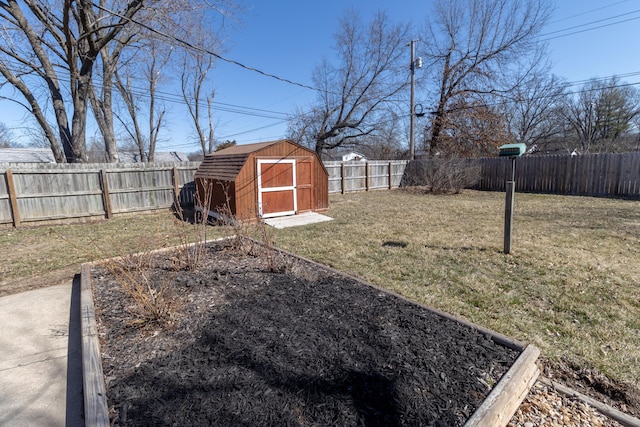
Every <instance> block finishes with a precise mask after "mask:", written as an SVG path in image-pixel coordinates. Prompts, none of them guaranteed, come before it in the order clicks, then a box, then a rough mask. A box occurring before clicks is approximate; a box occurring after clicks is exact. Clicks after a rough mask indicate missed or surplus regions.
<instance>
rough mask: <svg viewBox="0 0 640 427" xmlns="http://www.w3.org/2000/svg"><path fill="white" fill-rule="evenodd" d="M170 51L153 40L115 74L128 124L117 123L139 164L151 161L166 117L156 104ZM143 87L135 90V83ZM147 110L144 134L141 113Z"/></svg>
mask: <svg viewBox="0 0 640 427" xmlns="http://www.w3.org/2000/svg"><path fill="white" fill-rule="evenodd" d="M172 52H173V49H172V48H171V47H170V46H168V45H167V44H164V43H162V42H161V40H157V39H154V38H149V39H147V42H146V44H145V48H144V49H141V50H139V51H137V52H136V53H135V54H134V55H133V58H136V60H133V59H132V60H130V61H131V64H130V63H126V65H127V66H126V67H123V68H122V71H119V72H116V73H115V83H116V87H117V89H118V92H119V94H120V97H121V98H122V100H123V102H124V105H125V107H126V111H127V114H128V120H125V119H124V118H122V117H120V116H119V119H120V122H121V123H122V124H123V126H124V129H125V130H126V132H127V133H128V134H129V136H130V137H131V139H132V140H133V141H135V144H136V147H137V148H136V151H137V152H138V154H139V156H140V159H142V161H145V162H146V161H153V159H154V155H155V151H156V145H157V142H158V137H159V134H160V129H161V127H162V124H163V119H164V116H165V113H166V109H165V107H164V105H162V104H159V103H157V97H158V86H159V85H160V83H161V82H162V80H163V69H164V68H165V67H166V66H167V64H168V63H169V61H170V60H171V56H172ZM136 82H137V83H140V84H144V85H145V86H146V90H142V91H141V90H136V88H135V87H134V83H136ZM143 106H146V117H147V128H146V129H147V130H146V132H143V130H142V129H143V125H142V123H141V121H142V120H143V117H144V116H142V115H141V114H140V112H141V110H143Z"/></svg>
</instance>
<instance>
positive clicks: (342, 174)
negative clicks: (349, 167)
mask: <svg viewBox="0 0 640 427" xmlns="http://www.w3.org/2000/svg"><path fill="white" fill-rule="evenodd" d="M340 184H341V185H342V194H344V192H345V184H344V162H342V164H341V165H340Z"/></svg>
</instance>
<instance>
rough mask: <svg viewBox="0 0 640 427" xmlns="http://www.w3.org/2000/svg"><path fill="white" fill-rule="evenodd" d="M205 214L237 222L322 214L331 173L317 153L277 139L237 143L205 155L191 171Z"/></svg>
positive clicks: (327, 206) (327, 194) (325, 206)
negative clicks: (207, 200)
mask: <svg viewBox="0 0 640 427" xmlns="http://www.w3.org/2000/svg"><path fill="white" fill-rule="evenodd" d="M195 182H196V188H197V192H198V200H199V201H200V203H203V204H204V203H206V202H205V200H206V195H205V188H207V189H208V190H209V192H210V196H209V212H210V213H212V214H215V213H225V214H230V215H233V216H234V217H235V218H237V219H239V220H250V221H254V220H257V219H258V218H269V217H275V216H284V215H295V214H299V213H303V212H321V211H324V210H326V209H328V208H329V175H328V173H327V170H326V169H325V167H324V165H323V164H322V161H321V160H320V157H319V156H318V155H317V154H316V152H315V151H313V150H310V149H308V148H305V147H303V146H301V145H298V144H296V143H294V142H292V141H288V140H279V141H271V142H260V143H256V144H246V145H235V146H233V147H229V148H226V149H224V150H220V151H217V152H215V153H213V154H208V155H207V156H205V158H204V160H203V161H202V163H201V164H200V167H199V168H198V170H197V171H196V174H195Z"/></svg>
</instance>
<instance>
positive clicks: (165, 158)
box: [118, 151, 189, 163]
mask: <svg viewBox="0 0 640 427" xmlns="http://www.w3.org/2000/svg"><path fill="white" fill-rule="evenodd" d="M153 161H154V162H173V163H179V162H188V161H189V158H188V157H187V155H186V154H184V153H182V152H180V151H156V152H155V153H154V154H153ZM118 162H119V163H140V162H141V160H140V154H139V153H135V152H132V151H124V152H119V153H118Z"/></svg>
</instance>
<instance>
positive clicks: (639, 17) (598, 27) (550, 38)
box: [541, 16, 640, 41]
mask: <svg viewBox="0 0 640 427" xmlns="http://www.w3.org/2000/svg"><path fill="white" fill-rule="evenodd" d="M637 19H640V16H636V17H635V18H629V19H623V20H622V21H617V22H612V23H609V24H605V25H599V26H597V27H591V28H586V29H584V30H580V31H574V32H572V33H566V34H560V35H558V36H554V37H547V38H546V39H542V40H541V41H548V40H554V39H559V38H560V37H566V36H572V35H574V34H580V33H586V32H587V31H592V30H598V29H600V28H606V27H611V26H613V25H617V24H622V23H625V22H630V21H635V20H637Z"/></svg>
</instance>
